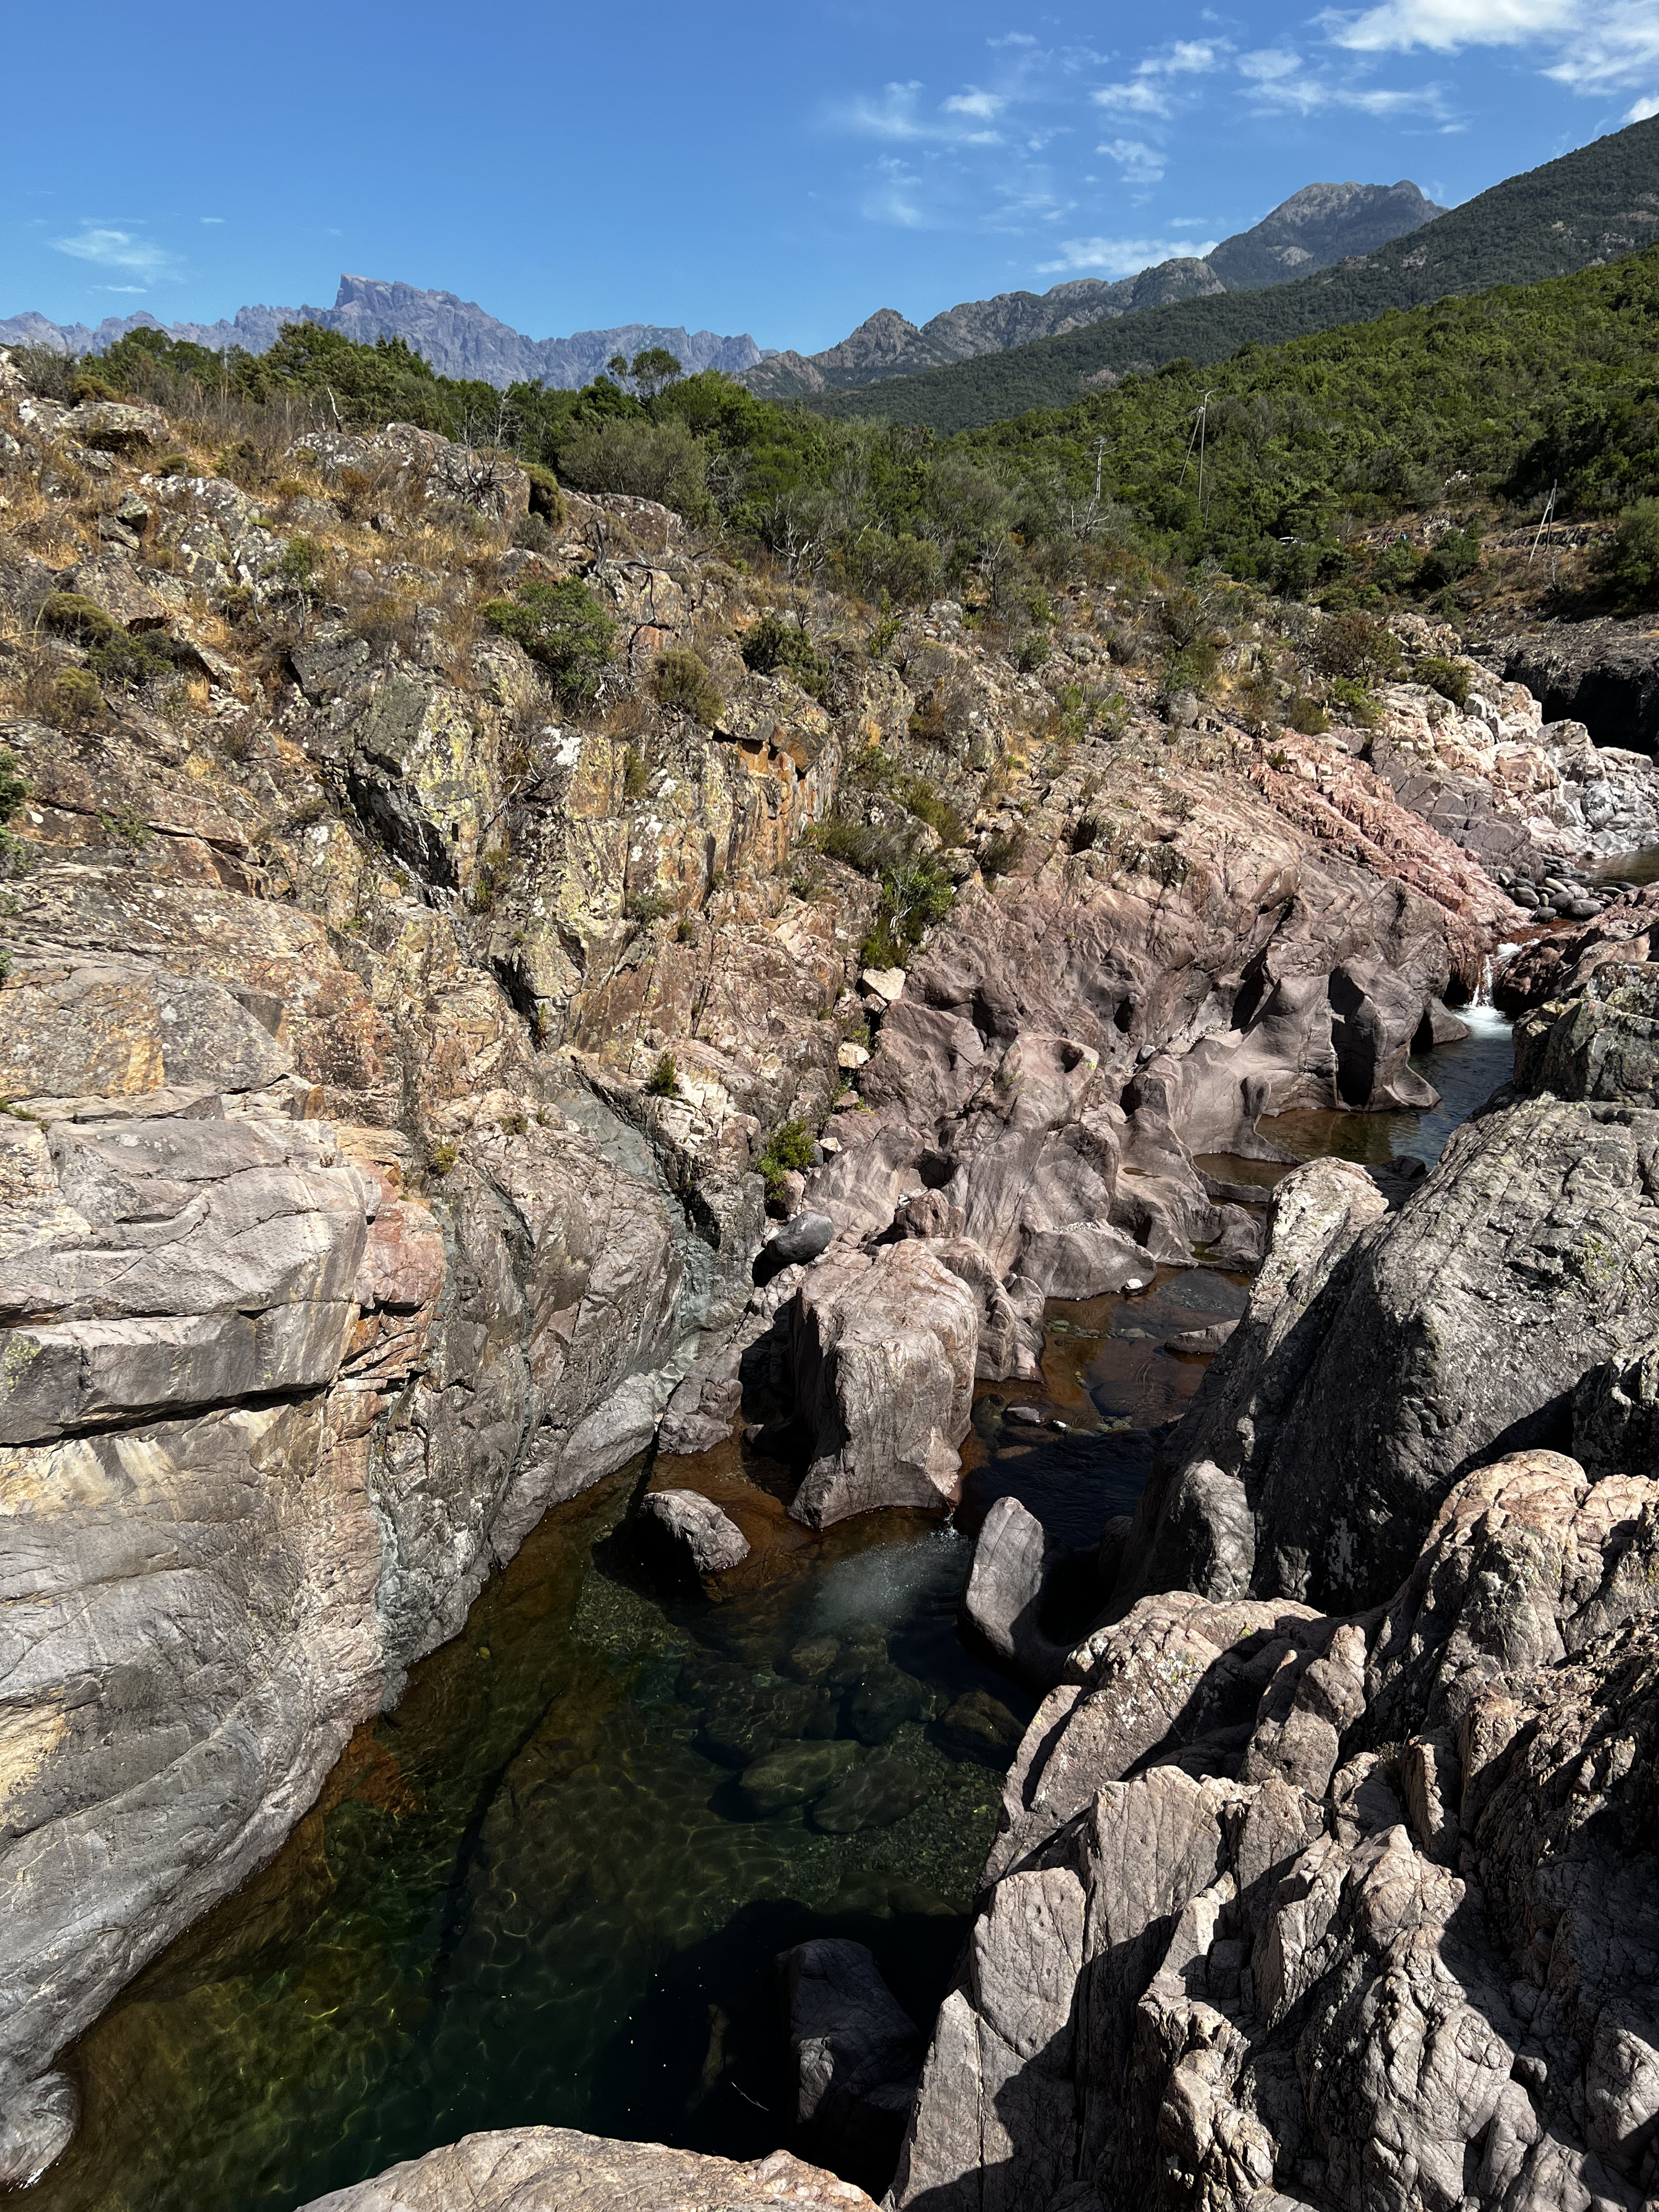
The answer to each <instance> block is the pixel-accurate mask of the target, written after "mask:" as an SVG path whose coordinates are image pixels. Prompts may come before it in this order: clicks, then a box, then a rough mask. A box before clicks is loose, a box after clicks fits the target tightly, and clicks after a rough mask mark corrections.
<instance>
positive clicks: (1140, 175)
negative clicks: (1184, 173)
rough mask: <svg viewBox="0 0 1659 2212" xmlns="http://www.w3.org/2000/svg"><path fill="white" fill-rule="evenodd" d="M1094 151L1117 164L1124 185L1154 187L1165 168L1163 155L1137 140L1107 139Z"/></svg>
mask: <svg viewBox="0 0 1659 2212" xmlns="http://www.w3.org/2000/svg"><path fill="white" fill-rule="evenodd" d="M1095 151H1096V153H1097V154H1104V155H1105V156H1106V158H1107V160H1108V161H1115V162H1116V163H1117V166H1118V167H1119V169H1120V170H1121V172H1122V174H1123V181H1124V183H1125V184H1126V185H1155V184H1157V183H1158V180H1159V179H1161V178H1162V176H1163V174H1164V168H1165V167H1166V164H1165V161H1164V156H1163V155H1162V154H1160V153H1158V152H1157V151H1156V149H1154V148H1152V147H1151V146H1148V145H1146V144H1145V143H1144V142H1143V141H1142V140H1140V139H1139V138H1109V139H1108V140H1107V142H1106V143H1105V144H1104V145H1103V146H1097V147H1096V149H1095Z"/></svg>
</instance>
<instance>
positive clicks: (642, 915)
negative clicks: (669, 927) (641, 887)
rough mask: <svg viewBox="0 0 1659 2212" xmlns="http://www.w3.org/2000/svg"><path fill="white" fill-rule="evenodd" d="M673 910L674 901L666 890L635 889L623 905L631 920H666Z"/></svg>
mask: <svg viewBox="0 0 1659 2212" xmlns="http://www.w3.org/2000/svg"><path fill="white" fill-rule="evenodd" d="M673 911H674V902H673V900H672V899H671V897H670V896H669V895H668V893H667V892H666V891H633V892H631V893H630V894H629V896H628V898H627V899H626V901H625V902H623V915H625V916H626V917H627V919H628V920H629V921H641V922H652V921H665V920H666V919H667V917H668V916H669V915H671V914H672V913H673Z"/></svg>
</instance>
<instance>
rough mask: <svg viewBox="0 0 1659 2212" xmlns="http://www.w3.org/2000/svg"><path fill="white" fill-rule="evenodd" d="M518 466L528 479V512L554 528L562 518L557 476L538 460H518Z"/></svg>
mask: <svg viewBox="0 0 1659 2212" xmlns="http://www.w3.org/2000/svg"><path fill="white" fill-rule="evenodd" d="M519 466H520V468H521V469H522V470H523V471H524V472H525V474H526V476H527V477H529V479H530V512H531V513H532V514H533V515H536V516H538V517H539V519H540V520H542V521H544V522H550V523H551V524H553V525H554V526H555V527H556V526H558V525H559V524H560V523H561V522H562V521H563V520H564V500H563V497H562V495H561V493H560V490H559V480H558V478H557V477H556V476H555V475H554V473H553V471H552V470H551V469H549V468H544V467H543V465H542V464H541V463H540V462H539V461H520V464H519Z"/></svg>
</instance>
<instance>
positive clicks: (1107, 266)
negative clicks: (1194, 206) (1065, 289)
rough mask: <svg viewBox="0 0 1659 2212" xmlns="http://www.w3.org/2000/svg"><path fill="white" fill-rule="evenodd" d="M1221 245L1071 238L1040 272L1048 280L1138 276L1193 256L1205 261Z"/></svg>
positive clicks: (1184, 240)
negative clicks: (1067, 273)
mask: <svg viewBox="0 0 1659 2212" xmlns="http://www.w3.org/2000/svg"><path fill="white" fill-rule="evenodd" d="M1217 244H1218V240H1215V239H1213V238H1209V239H1205V240H1201V241H1200V240H1196V239H1191V238H1176V239H1169V238H1068V239H1067V240H1066V242H1065V243H1064V245H1063V246H1061V247H1060V257H1061V258H1060V259H1059V260H1058V261H1040V262H1039V263H1038V264H1037V266H1038V268H1039V269H1040V270H1042V274H1043V275H1044V276H1054V274H1056V273H1057V272H1058V271H1060V270H1071V271H1072V273H1073V275H1074V276H1078V275H1081V274H1083V273H1084V272H1085V271H1088V272H1090V273H1097V274H1099V275H1102V276H1139V274H1140V271H1141V270H1143V269H1150V268H1152V266H1153V265H1154V264H1156V263H1158V262H1160V261H1175V260H1178V259H1181V258H1183V257H1185V256H1188V255H1190V256H1191V257H1193V258H1194V259H1197V260H1200V261H1201V260H1202V259H1203V258H1204V256H1205V255H1206V253H1210V252H1213V251H1214V250H1215V247H1216V246H1217Z"/></svg>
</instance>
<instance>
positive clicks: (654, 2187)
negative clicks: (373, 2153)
mask: <svg viewBox="0 0 1659 2212" xmlns="http://www.w3.org/2000/svg"><path fill="white" fill-rule="evenodd" d="M462 2204H465V2207H466V2208H467V2212H544V2208H546V2212H552V2208H554V2207H556V2208H557V2212H798V2208H799V2207H802V2206H805V2207H806V2208H808V2212H875V2206H874V2204H873V2203H872V2201H871V2199H870V2198H869V2197H866V2195H865V2193H864V2191H862V2190H861V2189H857V2188H855V2187H854V2185H853V2184H852V2183H851V2182H850V2181H838V2180H837V2179H836V2177H835V2175H834V2174H832V2173H826V2172H823V2169H822V2168H821V2167H819V2166H807V2165H805V2164H804V2163H803V2161H802V2160H799V2159H798V2158H793V2157H792V2156H791V2155H790V2154H789V2153H788V2152H787V2151H781V2150H779V2151H774V2152H773V2153H772V2154H771V2155H770V2157H769V2158H763V2159H755V2160H750V2161H749V2162H747V2163H745V2164H738V2162H737V2161H735V2160H732V2159H726V2158H707V2157H704V2156H703V2155H702V2154H700V2153H699V2152H696V2151H689V2150H668V2149H665V2148H664V2147H663V2145H662V2144H660V2143H630V2142H611V2140H610V2139H609V2138H608V2137H605V2136H584V2135H578V2134H577V2133H576V2132H575V2131H574V2129H570V2128H504V2129H502V2130H501V2131H500V2133H498V2134H495V2135H479V2136H462V2138H461V2140H460V2142H457V2143H450V2144H447V2146H446V2147H445V2148H443V2149H442V2150H433V2151H428V2153H427V2154H426V2156H425V2157H424V2158H417V2159H411V2160H410V2161H409V2162H408V2163H407V2164H406V2165H404V2166H388V2167H387V2169H386V2172H384V2173H382V2174H380V2175H378V2176H377V2177H376V2178H375V2179H374V2180H373V2181H360V2182H357V2183H356V2184H354V2185H353V2186H352V2187H350V2188H349V2189H336V2190H333V2191H331V2192H330V2193H329V2195H328V2196H326V2197H315V2198H313V2201H312V2203H310V2204H308V2205H307V2206H305V2207H304V2208H303V2212H455V2208H456V2207H458V2206H459V2205H462Z"/></svg>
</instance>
